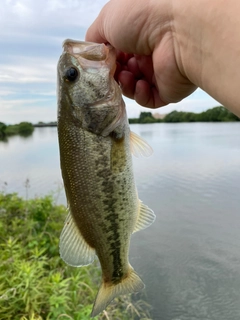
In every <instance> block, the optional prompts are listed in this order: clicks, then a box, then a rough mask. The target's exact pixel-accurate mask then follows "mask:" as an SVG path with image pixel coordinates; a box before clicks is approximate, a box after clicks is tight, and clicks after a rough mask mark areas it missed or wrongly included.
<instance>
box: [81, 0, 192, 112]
mask: <svg viewBox="0 0 240 320" xmlns="http://www.w3.org/2000/svg"><path fill="white" fill-rule="evenodd" d="M172 16H173V12H172V4H171V1H169V0H156V1H146V0H111V1H109V2H108V3H107V4H106V5H105V6H104V8H103V9H102V11H101V12H100V14H99V16H98V17H97V19H96V20H95V21H94V23H93V24H92V26H91V27H90V28H89V29H88V31H87V34H86V41H92V42H98V43H102V42H103V43H106V42H108V43H110V44H111V45H112V46H113V47H115V48H116V49H117V50H118V53H117V64H118V68H117V73H116V77H117V80H118V81H119V82H120V84H121V87H122V91H123V94H124V95H125V96H127V97H129V98H132V99H135V100H136V102H137V103H139V104H140V105H142V106H145V107H149V108H157V107H161V106H164V105H167V104H169V103H171V102H178V101H180V100H182V99H183V98H185V97H186V96H188V95H189V94H191V93H192V92H193V91H194V90H195V89H196V88H197V87H196V86H195V85H194V84H193V83H192V82H191V81H190V80H189V79H188V78H187V77H186V75H185V74H184V67H183V66H182V65H181V57H180V52H179V50H178V43H177V42H176V39H175V37H174V21H173V18H172Z"/></svg>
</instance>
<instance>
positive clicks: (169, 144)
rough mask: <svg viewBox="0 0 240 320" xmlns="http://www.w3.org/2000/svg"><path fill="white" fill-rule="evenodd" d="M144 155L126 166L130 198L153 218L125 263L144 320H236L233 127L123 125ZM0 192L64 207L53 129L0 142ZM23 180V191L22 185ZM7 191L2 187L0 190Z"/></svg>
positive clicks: (238, 219)
mask: <svg viewBox="0 0 240 320" xmlns="http://www.w3.org/2000/svg"><path fill="white" fill-rule="evenodd" d="M132 130H133V131H134V132H136V133H138V134H140V135H141V136H142V137H143V138H145V140H147V141H148V142H149V144H150V145H151V146H152V147H153V149H154V154H153V156H152V157H150V158H140V159H138V158H134V169H135V175H136V181H137V185H138V190H139V197H140V198H141V200H143V201H144V202H145V203H146V204H147V205H148V206H149V207H151V208H152V209H153V210H154V211H155V213H156V216H157V219H156V222H155V223H154V224H153V225H152V226H151V227H150V228H148V229H146V230H144V231H141V232H138V233H136V234H134V235H133V237H132V244H131V252H130V256H131V258H130V261H131V264H132V265H133V266H134V268H135V269H136V271H137V272H138V273H139V274H140V275H141V277H142V278H143V280H144V282H145V284H146V290H145V291H146V299H147V301H148V302H149V303H151V304H152V305H153V310H152V318H153V319H154V320H226V319H227V320H239V319H240V232H239V229H240V214H239V211H240V210H239V208H240V204H239V194H240V193H239V181H240V138H239V133H240V123H193V124H191V123H189V124H151V125H133V126H132ZM0 155H1V156H0V187H2V188H4V189H6V191H8V192H12V191H17V192H19V193H20V194H21V195H23V196H24V197H26V196H28V197H32V196H34V195H42V194H46V193H48V192H49V191H52V190H54V191H55V192H54V196H55V197H56V201H57V202H58V203H65V201H66V200H65V196H64V192H63V189H62V187H61V186H62V180H61V176H60V169H59V154H58V146H57V132H56V128H38V129H36V130H35V132H34V134H33V136H31V137H30V138H28V139H23V138H21V137H12V138H11V139H9V142H8V143H0ZM26 179H29V181H30V188H28V187H27V188H26V186H25V181H26ZM4 182H7V185H5V184H4Z"/></svg>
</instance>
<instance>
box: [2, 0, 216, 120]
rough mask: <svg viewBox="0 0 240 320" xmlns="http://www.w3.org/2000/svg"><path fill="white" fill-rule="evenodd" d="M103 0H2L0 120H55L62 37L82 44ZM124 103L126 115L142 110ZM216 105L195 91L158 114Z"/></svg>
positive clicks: (200, 109) (196, 109) (207, 97)
mask: <svg viewBox="0 0 240 320" xmlns="http://www.w3.org/2000/svg"><path fill="white" fill-rule="evenodd" d="M106 2H107V1H106V0H90V1H89V0H48V1H47V0H34V1H33V0H1V10H0V48H1V50H0V122H6V123H18V122H20V121H30V122H33V123H35V122H38V121H55V120H56V109H57V107H56V66H57V61H58V58H59V56H60V55H61V52H62V42H63V40H64V39H66V38H72V39H76V40H84V36H85V33H86V30H87V28H88V26H89V25H90V24H91V22H92V21H93V20H94V18H95V17H96V16H97V15H98V13H99V11H100V9H101V8H102V7H103V5H104V4H105V3H106ZM125 101H126V104H127V111H128V115H129V117H138V115H139V112H140V111H141V110H144V111H145V110H146V109H144V108H141V107H140V106H138V105H137V104H136V103H135V102H133V101H131V100H129V99H125ZM216 105H218V102H217V101H215V100H214V99H212V98H211V97H209V96H208V95H207V94H206V93H204V92H203V91H202V90H200V89H198V90H197V91H196V92H195V93H194V94H192V95H191V96H190V97H188V98H186V99H185V100H183V101H182V102H180V103H178V104H174V105H170V106H167V107H164V108H161V109H157V110H156V112H159V113H168V112H170V111H172V110H175V109H176V110H188V111H189V110H191V111H195V112H200V111H202V110H206V109H208V108H210V107H214V106H216ZM148 111H149V110H148ZM154 112H155V111H154Z"/></svg>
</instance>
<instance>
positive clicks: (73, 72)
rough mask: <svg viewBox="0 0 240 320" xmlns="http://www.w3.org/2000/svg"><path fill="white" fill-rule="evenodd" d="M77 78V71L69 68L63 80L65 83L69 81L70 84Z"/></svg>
mask: <svg viewBox="0 0 240 320" xmlns="http://www.w3.org/2000/svg"><path fill="white" fill-rule="evenodd" d="M77 77H78V71H77V69H76V68H74V67H71V68H69V69H68V70H67V71H66V73H65V77H64V78H65V80H66V81H71V82H72V81H74V80H76V79H77Z"/></svg>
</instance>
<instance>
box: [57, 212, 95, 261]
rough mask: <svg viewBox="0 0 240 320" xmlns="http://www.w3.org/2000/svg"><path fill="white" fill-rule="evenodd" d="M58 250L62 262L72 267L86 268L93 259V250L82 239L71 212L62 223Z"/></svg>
mask: <svg viewBox="0 0 240 320" xmlns="http://www.w3.org/2000/svg"><path fill="white" fill-rule="evenodd" d="M59 249H60V256H61V258H62V259H63V261H65V262H66V263H67V264H69V265H70V266H73V267H81V266H86V265H88V264H90V263H92V262H93V260H94V258H95V250H94V249H93V248H91V247H90V246H89V245H88V244H87V242H86V241H85V240H84V239H83V237H82V235H81V233H80V231H79V229H78V227H77V225H76V223H75V221H74V219H73V217H72V215H71V212H69V214H68V216H67V218H66V220H65V223H64V227H63V230H62V233H61V236H60V245H59Z"/></svg>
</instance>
